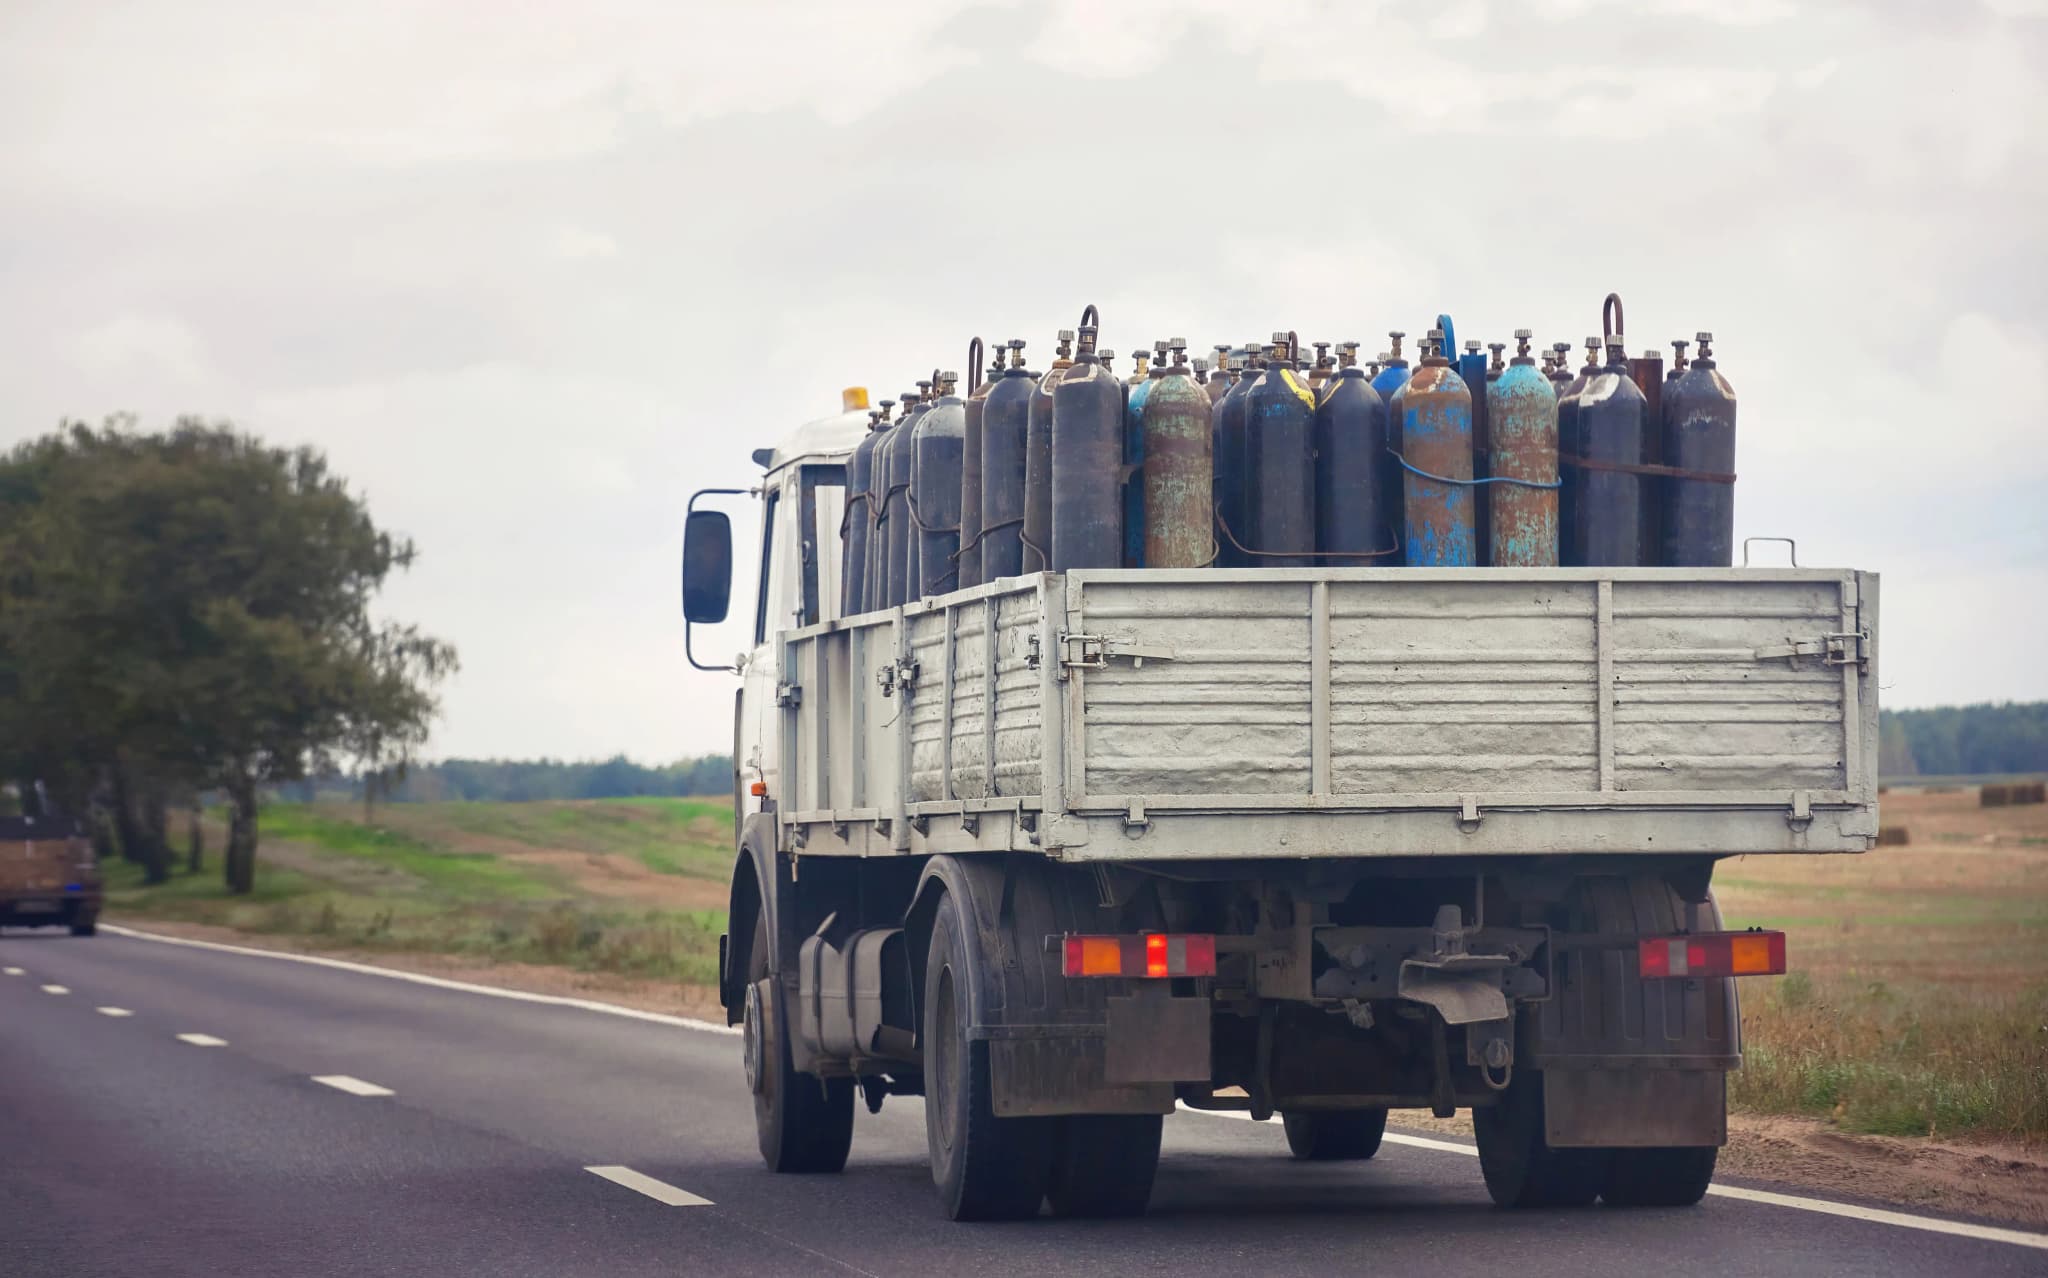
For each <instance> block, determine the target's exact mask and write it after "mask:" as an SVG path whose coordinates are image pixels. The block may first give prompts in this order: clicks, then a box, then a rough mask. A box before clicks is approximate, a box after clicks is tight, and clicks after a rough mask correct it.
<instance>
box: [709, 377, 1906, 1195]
mask: <svg viewBox="0 0 2048 1278" xmlns="http://www.w3.org/2000/svg"><path fill="white" fill-rule="evenodd" d="M863 406H864V405H863ZM868 428H869V415H868V414H866V413H864V412H862V411H859V409H858V408H854V409H852V410H850V411H848V412H845V413H843V414H841V415H836V416H831V417H827V418H824V419H822V420H819V421H815V422H812V423H810V424H808V425H806V426H803V427H802V428H800V429H798V430H797V431H795V432H794V433H793V434H792V435H791V436H790V437H789V438H787V439H786V440H784V441H783V442H782V443H781V444H779V445H777V446H776V447H773V448H769V449H762V450H760V451H758V452H756V453H755V454H754V459H755V461H756V463H757V464H758V465H760V466H761V468H762V474H761V478H760V480H759V482H758V484H757V485H754V486H752V487H749V488H747V489H745V490H734V489H724V490H706V491H704V492H700V493H698V494H697V495H696V496H694V497H692V498H691V501H690V505H689V510H688V513H687V516H686V526H685V535H684V545H683V556H682V596H683V611H684V615H685V619H686V625H687V626H696V625H704V624H711V623H717V622H721V621H724V620H725V619H726V618H727V615H728V611H729V608H730V596H731V587H732V571H733V525H732V522H731V520H730V518H729V517H728V516H727V514H726V513H725V512H724V511H723V510H721V509H720V508H719V504H720V502H721V501H728V500H734V499H738V500H747V501H751V502H753V503H754V504H755V505H756V507H757V509H758V511H759V517H760V530H761V531H760V541H759V545H758V547H757V549H756V552H755V554H754V556H753V558H752V560H751V564H752V566H751V567H750V568H749V572H750V573H752V574H754V575H755V576H756V580H757V582H758V589H757V591H756V597H755V600H754V610H753V615H752V618H751V622H752V640H753V642H752V645H751V647H749V648H748V649H747V650H746V651H745V652H743V653H741V654H740V655H739V656H738V657H737V658H736V659H735V660H734V661H732V662H731V663H730V664H727V665H721V664H718V663H706V662H703V661H700V659H699V655H698V653H697V652H696V650H695V648H694V647H692V646H691V641H690V632H689V630H687V629H686V634H685V647H686V652H687V653H688V656H689V660H690V662H691V664H693V665H696V666H698V667H699V668H701V669H707V670H721V671H728V672H731V673H733V674H736V675H737V677H738V689H737V696H736V703H735V711H734V722H733V744H734V754H733V758H734V764H735V784H734V793H733V805H734V817H735V821H734V828H735V849H734V864H733V872H732V881H731V895H730V905H729V909H730V913H729V917H730V923H729V931H728V933H727V935H726V936H725V937H723V938H721V943H720V951H719V977H718V980H719V995H720V999H721V1002H722V1004H723V1006H724V1007H725V1009H726V1014H727V1017H728V1019H729V1022H730V1023H732V1024H734V1025H737V1026H739V1027H740V1029H741V1042H742V1063H743V1070H744V1075H745V1079H746V1083H747V1086H748V1089H749V1092H750V1094H751V1096H752V1101H753V1106H754V1116H755V1123H756V1129H757V1134H758V1137H759V1145H760V1151H761V1156H762V1158H763V1160H764V1161H765V1162H766V1164H767V1166H768V1167H769V1168H770V1169H772V1170H773V1171H776V1172H786V1173H802V1172H814V1173H815V1172H838V1171H840V1170H842V1169H843V1168H844V1166H845V1163H846V1160H847V1157H848V1151H849V1148H850V1145H851V1140H852V1131H853V1115H854V1107H855V1103H856V1100H858V1101H860V1102H862V1103H864V1104H865V1105H866V1106H867V1108H868V1109H869V1110H871V1111H878V1110H879V1109H880V1107H881V1105H882V1104H883V1103H884V1101H885V1100H886V1099H887V1098H889V1097H892V1096H894V1097H921V1098H922V1103H923V1107H924V1114H925V1120H926V1130H927V1136H928V1144H929V1148H930V1155H931V1170H932V1178H933V1181H934V1183H935V1185H936V1187H937V1190H938V1196H939V1199H940V1203H941V1205H942V1207H943V1209H944V1211H945V1213H946V1214H947V1215H948V1216H950V1217H952V1218H954V1219H959V1220H974V1219H983V1220H986V1219H1011V1218H1018V1217H1028V1216H1032V1215H1035V1214H1037V1213H1038V1212H1040V1211H1041V1210H1042V1209H1045V1208H1048V1207H1049V1209H1050V1211H1051V1212H1052V1213H1053V1214H1055V1215H1070V1216H1115V1215H1130V1214H1136V1213H1139V1212H1142V1210H1143V1209H1144V1207H1145V1204H1146V1200H1147V1198H1148V1196H1149V1194H1150V1191H1151V1186H1152V1182H1153V1177H1154V1173H1155V1170H1156V1168H1157V1164H1158V1160H1159V1150H1160V1138H1161V1131H1162V1123H1163V1119H1164V1116H1166V1115H1167V1114H1169V1113H1172V1112H1174V1111H1175V1110H1176V1109H1194V1110H1219V1109H1224V1110H1227V1109H1235V1110H1240V1111H1248V1112H1249V1114H1250V1115H1251V1116H1252V1117H1254V1118H1257V1119H1262V1120H1263V1119H1270V1118H1272V1117H1273V1116H1275V1115H1278V1116H1279V1117H1280V1118H1281V1120H1282V1122H1283V1124H1284V1127H1285V1134H1286V1139H1287V1143H1288V1146H1289V1148H1290V1149H1291V1151H1292V1152H1293V1153H1294V1155H1295V1156H1297V1157H1300V1158H1304V1159H1326V1160H1346V1159H1365V1158H1370V1157H1372V1156H1373V1154H1374V1153H1375V1151H1376V1150H1377V1149H1378V1147H1379V1145H1380V1141H1381V1136H1382V1133H1383V1131H1384V1129H1385V1125H1386V1122H1387V1116H1388V1111H1389V1110H1391V1109H1401V1108H1413V1109H1427V1110H1429V1111H1431V1112H1432V1113H1434V1114H1436V1115H1438V1116H1446V1117H1447V1116H1451V1115H1453V1114H1455V1113H1457V1112H1458V1111H1469V1112H1470V1114H1471V1117H1472V1124H1473V1129H1474V1135H1475V1137H1476V1141H1477V1145H1478V1154H1479V1160H1478V1161H1479V1164H1480V1170H1481V1173H1482V1175H1483V1177H1484V1180H1485V1184H1486V1188H1487V1191H1488V1193H1489V1194H1490V1195H1491V1197H1492V1198H1493V1200H1494V1201H1495V1202H1496V1203H1498V1204H1500V1205H1502V1206H1503V1207H1510V1208H1525V1207H1536V1206H1582V1205H1586V1204H1590V1203H1592V1202H1594V1201H1596V1200H1604V1201H1605V1202H1607V1203H1608V1204H1610V1205H1613V1206H1622V1207H1627V1206H1673V1205H1687V1204H1692V1203H1696V1202H1698V1201H1699V1199H1700V1198H1701V1196H1702V1195H1703V1194H1704V1193H1705V1191H1706V1189H1707V1186H1708V1184H1709V1183H1710V1181H1711V1179H1712V1177H1713V1174H1714V1167H1715V1160H1716V1154H1717V1150H1718V1148H1719V1147H1720V1146H1721V1145H1722V1144H1724V1143H1725V1141H1726V1136H1727V1120H1726V1111H1727V1086H1726V1085H1727V1076H1728V1073H1729V1071H1731V1070H1734V1069H1737V1068H1739V1067H1740V1065H1741V1061H1742V1044H1741V1032H1740V1022H1739V1018H1738V1010H1737V996H1736V981H1737V979H1738V978H1740V977H1743V976H1748V975H1768V974H1774V973H1781V972H1784V971H1785V970H1786V967H1787V959H1786V949H1785V937H1784V935H1783V934H1782V933H1778V932H1769V931H1762V930H1748V931H1733V930H1728V929H1725V928H1724V927H1723V925H1722V921H1721V918H1720V915H1719V913H1718V910H1717V908H1716V905H1715V901H1714V894H1713V890H1712V889H1713V875H1714V870H1715V867H1716V865H1717V864H1718V863H1720V862H1721V861H1723V860H1725V859H1726V858H1729V857H1736V856H1776V855H1786V854H1811V853H1853V852H1859V851H1864V850H1867V849H1868V848H1869V847H1871V846H1872V845H1873V843H1874V841H1875V838H1876V834H1877V819H1876V818H1877V814H1876V778H1875V767H1876V761H1877V754H1878V750H1877V729H1878V709H1877V686H1878V680H1877V664H1876V663H1877V659H1878V651H1877V610H1878V584H1879V583H1878V578H1877V576H1876V575H1875V574H1872V573H1869V572H1863V571H1857V570H1852V569H1834V568H1813V567H1799V566H1796V558H1797V556H1796V552H1795V554H1794V556H1793V560H1794V565H1795V566H1786V567H1748V566H1742V567H1712V568H1569V567H1565V568H1484V567H1475V568H1450V569H1442V568H1427V567H1392V568H1371V567H1365V568H1360V567H1343V568H1337V567H1328V568H1325V567H1310V568H1294V567H1290V568H1266V567H1257V568H1245V569H1230V568H1202V569H1148V568H1138V569H1128V568H1100V569H1070V570H1068V571H1064V572H1055V571H1044V572H1037V573H1030V574H1027V575H1024V576H1017V577H1005V578H1001V579H999V580H995V581H991V582H987V583H985V584H981V585H977V586H973V587H971V588H968V589H962V590H957V591H954V592H952V593H947V594H942V595H937V596H931V597H926V598H922V599H919V600H917V601H915V602H912V603H908V604H905V605H903V606H899V607H892V608H886V609H882V610H879V611H871V612H867V613H864V614H861V615H854V616H842V615H839V614H840V609H839V600H840V594H841V591H840V589H839V578H840V572H841V565H840V564H839V563H838V562H837V559H838V557H839V555H840V553H841V551H840V546H839V539H838V532H839V529H840V525H841V520H842V518H843V517H844V515H845V512H846V509H847V500H846V498H847V494H846V476H847V463H848V458H849V456H850V454H851V452H852V450H853V448H854V446H855V445H856V444H857V443H858V442H859V440H860V439H861V437H862V436H863V435H864V434H865V433H866V431H867V430H868ZM1746 558H1747V556H1746V555H1745V559H1746Z"/></svg>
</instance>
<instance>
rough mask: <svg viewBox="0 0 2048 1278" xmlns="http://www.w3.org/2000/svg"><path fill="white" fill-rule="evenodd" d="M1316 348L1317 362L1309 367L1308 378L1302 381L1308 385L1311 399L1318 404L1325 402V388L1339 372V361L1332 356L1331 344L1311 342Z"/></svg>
mask: <svg viewBox="0 0 2048 1278" xmlns="http://www.w3.org/2000/svg"><path fill="white" fill-rule="evenodd" d="M1309 345H1310V346H1313V347H1315V348H1316V362H1315V363H1314V364H1311V365H1310V366H1309V370H1308V376H1307V377H1305V378H1303V379H1302V380H1304V381H1306V382H1307V383H1308V393H1309V398H1311V399H1313V400H1315V401H1316V402H1317V403H1319V404H1320V403H1321V402H1322V401H1323V387H1324V386H1326V385H1328V384H1329V381H1330V378H1331V377H1332V376H1333V375H1335V373H1336V371H1337V361H1336V360H1335V359H1334V358H1332V357H1331V355H1330V343H1328V342H1310V343H1309Z"/></svg>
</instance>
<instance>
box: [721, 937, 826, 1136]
mask: <svg viewBox="0 0 2048 1278" xmlns="http://www.w3.org/2000/svg"><path fill="white" fill-rule="evenodd" d="M769 944H770V942H769V939H768V917H767V911H766V910H762V911H761V912H760V913H759V914H757V915H756V916H755V918H754V944H753V948H752V949H751V950H749V951H748V953H747V990H746V1010H745V1012H744V1013H743V1014H742V1017H741V1027H740V1034H741V1042H742V1044H743V1045H744V1051H745V1053H746V1068H747V1084H748V1086H749V1087H750V1088H751V1089H752V1091H753V1093H754V1134H755V1136H756V1138H757V1139H758V1141H759V1143H760V1146H761V1160H762V1161H763V1162H765V1163H767V1164H768V1170H769V1171H774V1172H836V1171H841V1170H843V1169H844V1168H845V1167H846V1155H847V1151H848V1150H849V1149H851V1148H852V1146H853V1080H852V1079H851V1078H819V1077H818V1076H817V1075H816V1074H805V1073H800V1072H798V1070H797V1069H796V1067H795V1065H794V1064H793V1063H792V1062H791V1058H790V1054H789V1036H788V1032H787V1031H788V1027H789V1017H788V1015H787V1014H786V1013H785V1012H784V1010H783V1006H782V999H781V998H780V997H779V996H778V994H777V992H776V990H775V989H774V988H773V984H774V983H773V982H772V981H771V980H770V979H769V976H768V946H769Z"/></svg>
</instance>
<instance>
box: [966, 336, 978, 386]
mask: <svg viewBox="0 0 2048 1278" xmlns="http://www.w3.org/2000/svg"><path fill="white" fill-rule="evenodd" d="M981 350H982V345H981V339H980V338H978V337H977V338H973V339H971V340H970V341H969V342H968V343H967V393H968V394H969V395H972V394H973V393H974V392H976V391H978V390H980V389H981Z"/></svg>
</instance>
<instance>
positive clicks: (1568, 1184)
mask: <svg viewBox="0 0 2048 1278" xmlns="http://www.w3.org/2000/svg"><path fill="white" fill-rule="evenodd" d="M1472 1132H1473V1134H1474V1135H1475V1136H1477V1137H1478V1138H1479V1170H1480V1174H1481V1175H1483V1176H1485V1177H1486V1192H1487V1194H1488V1195H1490V1196H1491V1197H1492V1198H1493V1201H1494V1203H1495V1204H1497V1205H1498V1206H1501V1207H1584V1206H1587V1205H1588V1204H1590V1203H1591V1202H1592V1201H1593V1200H1594V1199H1595V1198H1598V1197H1599V1196H1600V1191H1601V1190H1602V1189H1603V1188H1605V1186H1606V1183H1607V1172H1608V1165H1609V1162H1610V1159H1609V1151H1607V1150H1604V1149H1553V1148H1551V1146H1550V1144H1549V1143H1548V1142H1547V1141H1545V1140H1544V1139H1543V1076H1542V1075H1541V1074H1539V1073H1537V1072H1536V1071H1534V1070H1530V1071H1527V1072H1523V1073H1518V1074H1516V1075H1515V1078H1514V1082H1513V1083H1512V1084H1510V1085H1509V1087H1508V1089H1507V1091H1505V1092H1503V1093H1501V1097H1500V1100H1499V1102H1497V1103H1496V1104H1494V1105H1492V1106H1490V1107H1484V1108H1479V1109H1474V1110H1473V1111H1472Z"/></svg>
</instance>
